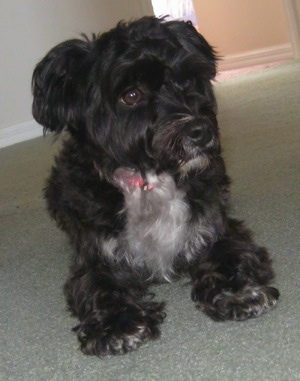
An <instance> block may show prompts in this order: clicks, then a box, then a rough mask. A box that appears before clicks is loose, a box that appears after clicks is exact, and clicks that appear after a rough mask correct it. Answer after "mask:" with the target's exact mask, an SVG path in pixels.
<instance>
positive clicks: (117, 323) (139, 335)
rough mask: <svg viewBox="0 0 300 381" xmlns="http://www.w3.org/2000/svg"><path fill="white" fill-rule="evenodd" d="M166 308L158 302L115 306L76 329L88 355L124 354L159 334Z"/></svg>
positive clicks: (96, 314)
mask: <svg viewBox="0 0 300 381" xmlns="http://www.w3.org/2000/svg"><path fill="white" fill-rule="evenodd" d="M163 308H164V303H155V302H148V303H141V304H138V305H137V304H127V305H116V306H114V308H110V309H109V310H99V311H96V312H94V314H93V315H92V316H89V317H88V318H87V319H85V320H84V321H82V322H81V324H79V325H78V326H77V327H75V328H74V329H73V330H74V331H75V332H77V335H78V339H79V341H80V343H81V350H82V352H83V353H85V354H88V355H95V356H99V357H102V356H106V355H117V354H123V353H127V352H129V351H132V350H135V349H137V348H138V347H139V346H140V345H141V344H142V343H143V342H145V341H147V340H149V339H156V338H158V337H159V335H160V331H159V329H158V325H159V324H160V323H162V321H163V319H164V317H165V313H164V312H163Z"/></svg>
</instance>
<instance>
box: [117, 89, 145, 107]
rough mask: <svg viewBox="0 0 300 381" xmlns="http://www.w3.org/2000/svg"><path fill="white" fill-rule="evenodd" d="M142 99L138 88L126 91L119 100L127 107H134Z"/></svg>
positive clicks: (142, 96)
mask: <svg viewBox="0 0 300 381" xmlns="http://www.w3.org/2000/svg"><path fill="white" fill-rule="evenodd" d="M143 99H144V94H143V93H142V91H141V90H140V89H139V88H133V89H130V90H127V91H126V92H125V93H124V94H123V95H122V98H121V101H122V102H123V103H125V104H126V105H127V106H134V105H136V104H138V103H140V102H141V101H142V100H143Z"/></svg>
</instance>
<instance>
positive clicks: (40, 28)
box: [0, 0, 152, 130]
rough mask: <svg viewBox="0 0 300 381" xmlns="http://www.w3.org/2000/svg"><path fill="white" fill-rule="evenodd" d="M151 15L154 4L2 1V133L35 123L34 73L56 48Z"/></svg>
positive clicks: (118, 0)
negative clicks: (49, 51) (8, 128)
mask: <svg viewBox="0 0 300 381" xmlns="http://www.w3.org/2000/svg"><path fill="white" fill-rule="evenodd" d="M149 13H152V8H151V3H150V0H149V1H148V0H14V1H10V0H8V1H1V3H0V39H1V41H0V60H1V61H0V62H1V68H0V130H1V128H2V129H3V128H5V127H8V126H12V125H15V124H17V123H21V122H24V121H28V120H31V119H32V116H31V101H32V100H31V93H30V82H31V75H32V71H33V69H34V66H35V64H36V63H37V61H38V60H40V59H41V58H42V57H43V55H44V54H45V53H46V52H47V51H48V50H49V49H50V48H51V47H52V46H53V45H55V44H57V43H58V42H61V41H63V40H65V39H67V38H74V37H77V36H79V34H80V33H82V32H84V33H86V34H90V33H92V32H96V33H97V32H99V31H101V30H106V29H108V28H110V27H112V26H113V25H114V24H115V23H116V22H117V21H119V20H120V19H130V18H136V17H140V16H142V15H144V14H149Z"/></svg>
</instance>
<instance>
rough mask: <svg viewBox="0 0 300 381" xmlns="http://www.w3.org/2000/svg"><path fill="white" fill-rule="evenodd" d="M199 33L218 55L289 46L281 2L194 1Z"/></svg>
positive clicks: (258, 0) (280, 0) (239, 0)
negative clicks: (215, 49) (213, 47)
mask: <svg viewBox="0 0 300 381" xmlns="http://www.w3.org/2000/svg"><path fill="white" fill-rule="evenodd" d="M194 8H195V11H196V16H197V20H198V26H199V31H200V32H201V33H203V34H204V35H205V36H206V38H207V39H208V40H209V42H210V43H211V44H213V45H214V46H215V47H216V48H217V50H218V52H219V53H220V54H221V55H222V56H225V57H226V56H228V55H229V56H230V55H239V54H243V53H245V52H250V51H256V50H260V49H265V48H267V49H269V48H271V47H276V46H282V45H285V44H290V37H289V31H288V25H287V20H286V15H285V11H284V7H283V4H282V0H194Z"/></svg>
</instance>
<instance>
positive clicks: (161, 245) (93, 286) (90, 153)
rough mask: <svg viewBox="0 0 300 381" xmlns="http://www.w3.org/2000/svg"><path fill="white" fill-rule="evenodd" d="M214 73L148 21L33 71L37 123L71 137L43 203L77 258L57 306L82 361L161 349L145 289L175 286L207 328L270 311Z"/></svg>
mask: <svg viewBox="0 0 300 381" xmlns="http://www.w3.org/2000/svg"><path fill="white" fill-rule="evenodd" d="M216 61H217V57H216V54H215V52H214V50H213V49H212V47H211V46H210V45H209V44H208V43H207V42H206V40H205V39H204V38H203V37H202V36H201V35H200V34H198V33H197V31H196V30H195V29H194V27H193V26H192V25H191V24H190V23H186V22H179V21H169V22H166V21H165V20H164V19H156V18H153V17H145V18H142V19H140V20H137V21H133V22H130V23H119V24H118V26H117V27H116V28H115V29H113V30H111V31H110V32H108V33H104V34H101V35H99V36H98V37H94V38H92V39H91V40H89V39H87V38H86V37H84V38H83V39H82V40H78V39H74V40H70V41H66V42H63V43H61V44H60V45H58V46H55V47H54V48H53V49H52V50H51V51H50V52H49V53H48V54H47V55H46V57H45V58H44V59H43V60H42V61H41V62H40V63H39V64H38V65H37V67H36V69H35V71H34V74H33V80H32V89H33V96H34V101H33V115H34V117H35V119H36V120H37V121H38V122H39V123H40V124H41V125H43V126H44V129H45V130H50V131H53V132H55V133H56V134H59V133H60V132H61V131H62V130H65V131H67V133H68V134H67V138H66V139H65V141H64V144H63V148H62V150H61V152H60V153H59V155H58V156H57V157H56V162H55V165H54V167H53V169H52V173H51V176H50V178H49V180H48V183H47V186H46V188H45V197H46V199H47V203H48V208H49V211H50V214H51V216H52V217H53V218H54V219H55V220H56V222H57V224H58V225H59V227H60V228H62V229H63V230H65V231H66V232H67V234H68V235H69V237H70V240H71V243H72V245H73V246H74V252H75V255H74V258H73V262H72V265H71V268H70V277H69V279H68V281H67V283H66V286H65V294H66V298H67V302H68V305H69V308H70V311H71V312H72V313H73V314H74V315H75V316H77V317H78V319H79V324H78V326H77V327H75V328H74V331H75V332H77V335H78V339H79V341H80V343H81V349H82V351H83V352H84V353H86V354H93V355H97V356H104V355H107V354H119V353H125V352H127V351H130V350H133V349H136V348H137V347H138V346H139V345H140V344H141V343H142V342H144V341H146V340H148V339H153V338H156V337H158V336H159V328H158V326H159V324H160V323H161V322H162V321H163V319H164V317H165V313H164V303H159V302H155V301H154V300H153V298H152V297H151V294H149V292H148V287H149V285H151V283H153V282H159V281H171V280H173V279H175V278H176V277H177V276H178V275H180V274H181V273H186V274H189V276H190V277H191V283H192V299H193V300H194V301H195V302H196V305H197V306H198V307H199V309H201V310H203V311H204V312H205V313H207V314H208V315H209V316H211V317H212V318H213V319H215V320H225V319H233V320H243V319H246V318H251V317H256V316H259V315H261V314H262V313H264V312H266V311H268V310H270V309H271V308H273V307H274V306H275V304H276V300H277V299H278V296H279V293H278V291H277V290H276V289H275V288H272V287H270V286H269V283H270V281H271V280H272V279H273V271H272V267H271V261H270V258H269V256H268V253H267V251H266V250H265V249H264V248H262V247H259V246H258V245H257V244H256V243H255V242H254V241H253V239H252V237H251V234H250V232H249V231H248V230H247V229H246V228H245V227H244V225H243V223H242V222H240V221H236V220H233V219H231V218H229V217H228V216H227V206H226V205H227V199H228V187H229V179H228V177H227V175H226V172H225V166H224V162H223V159H222V157H221V154H220V143H219V131H218V125H217V119H216V101H215V97H214V94H213V89H212V85H211V80H212V79H213V78H214V77H215V74H216Z"/></svg>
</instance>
